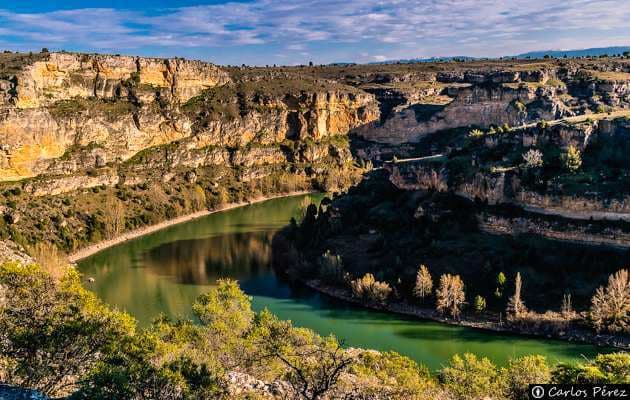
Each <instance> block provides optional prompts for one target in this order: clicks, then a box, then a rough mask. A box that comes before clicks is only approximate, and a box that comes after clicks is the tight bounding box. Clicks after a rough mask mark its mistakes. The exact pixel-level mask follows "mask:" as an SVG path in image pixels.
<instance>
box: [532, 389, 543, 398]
mask: <svg viewBox="0 0 630 400" xmlns="http://www.w3.org/2000/svg"><path fill="white" fill-rule="evenodd" d="M544 396H545V388H544V387H542V386H534V387H532V397H533V398H535V399H542V398H543V397H544Z"/></svg>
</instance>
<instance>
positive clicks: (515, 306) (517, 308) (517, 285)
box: [506, 272, 527, 318]
mask: <svg viewBox="0 0 630 400" xmlns="http://www.w3.org/2000/svg"><path fill="white" fill-rule="evenodd" d="M522 286H523V282H522V281H521V273H520V272H517V273H516V279H515V280H514V295H513V296H512V297H510V300H509V301H508V305H507V310H506V311H507V314H508V315H510V316H512V317H515V318H518V317H520V316H521V315H523V314H524V313H525V312H527V309H526V308H525V303H524V302H523V300H522V299H521V289H522Z"/></svg>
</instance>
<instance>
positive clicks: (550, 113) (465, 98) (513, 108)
mask: <svg viewBox="0 0 630 400" xmlns="http://www.w3.org/2000/svg"><path fill="white" fill-rule="evenodd" d="M470 79H471V78H470V77H468V78H467V80H470ZM480 79H481V78H480ZM484 79H485V78H484ZM445 90H446V92H445V93H446V94H448V95H449V96H450V97H452V98H453V100H452V101H451V102H450V103H448V104H446V105H444V106H442V107H439V106H437V107H436V106H435V105H424V106H423V105H418V106H415V107H412V106H410V107H407V108H404V109H402V110H401V111H399V112H397V113H394V114H393V115H392V116H391V118H389V119H387V120H386V121H384V122H383V123H371V124H369V125H365V126H362V127H360V128H359V129H357V130H356V131H355V132H356V133H357V135H359V136H361V137H362V138H364V139H367V140H371V141H376V142H381V143H388V144H402V143H406V142H418V141H420V140H421V139H423V138H424V137H426V136H427V135H429V134H431V133H435V132H439V131H443V130H447V129H453V128H459V127H473V126H478V127H484V128H487V127H489V126H490V125H502V124H508V125H510V126H514V125H521V124H524V123H527V122H531V121H535V120H537V119H540V118H543V119H556V118H562V117H564V116H566V115H572V114H571V112H570V111H568V110H565V109H563V108H562V107H558V106H557V104H556V103H555V102H554V100H552V99H549V97H550V95H549V94H547V93H545V92H544V91H535V90H532V89H531V88H529V87H528V86H522V87H517V88H511V87H506V86H501V85H473V86H458V87H451V88H448V89H445ZM431 111H433V112H431ZM427 114H428V115H427Z"/></svg>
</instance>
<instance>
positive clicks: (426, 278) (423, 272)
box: [413, 264, 433, 300]
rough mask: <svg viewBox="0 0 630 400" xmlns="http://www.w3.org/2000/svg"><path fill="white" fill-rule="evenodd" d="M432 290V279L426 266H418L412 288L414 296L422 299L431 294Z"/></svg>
mask: <svg viewBox="0 0 630 400" xmlns="http://www.w3.org/2000/svg"><path fill="white" fill-rule="evenodd" d="M432 290H433V279H432V278H431V273H429V269H428V268H427V267H426V265H424V264H422V265H420V269H418V274H417V275H416V286H415V287H414V288H413V294H414V296H416V297H418V298H420V299H423V300H424V298H425V297H427V296H429V295H430V294H431V291H432Z"/></svg>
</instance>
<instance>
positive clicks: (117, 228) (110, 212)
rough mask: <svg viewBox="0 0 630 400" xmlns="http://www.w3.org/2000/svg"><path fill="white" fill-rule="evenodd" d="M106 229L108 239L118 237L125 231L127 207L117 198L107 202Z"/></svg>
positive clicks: (111, 198) (110, 198)
mask: <svg viewBox="0 0 630 400" xmlns="http://www.w3.org/2000/svg"><path fill="white" fill-rule="evenodd" d="M104 219H105V221H104V222H105V229H106V232H107V237H108V238H113V237H116V236H118V235H119V234H120V233H122V232H123V231H124V230H125V206H124V204H123V202H122V201H120V200H119V199H117V198H116V197H113V196H112V197H109V198H108V199H107V200H106V212H105V217H104Z"/></svg>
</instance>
